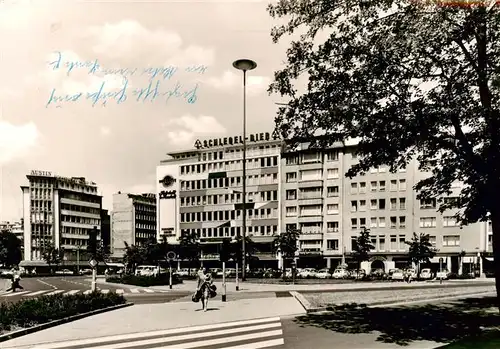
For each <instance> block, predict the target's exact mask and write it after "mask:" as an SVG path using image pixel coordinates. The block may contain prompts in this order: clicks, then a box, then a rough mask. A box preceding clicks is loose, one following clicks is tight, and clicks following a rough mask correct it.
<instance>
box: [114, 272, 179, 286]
mask: <svg viewBox="0 0 500 349" xmlns="http://www.w3.org/2000/svg"><path fill="white" fill-rule="evenodd" d="M106 282H112V283H117V284H127V285H134V286H141V287H148V286H164V285H169V282H170V280H169V274H168V273H167V274H160V275H159V276H136V275H123V276H121V277H120V276H109V277H107V278H106ZM181 283H182V279H181V278H180V277H179V275H176V274H173V275H172V284H173V285H177V284H181Z"/></svg>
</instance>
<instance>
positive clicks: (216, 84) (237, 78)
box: [204, 70, 271, 95]
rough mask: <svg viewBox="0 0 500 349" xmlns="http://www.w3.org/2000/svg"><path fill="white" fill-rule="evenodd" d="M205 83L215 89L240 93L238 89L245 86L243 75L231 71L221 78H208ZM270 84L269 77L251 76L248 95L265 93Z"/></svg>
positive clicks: (249, 77)
mask: <svg viewBox="0 0 500 349" xmlns="http://www.w3.org/2000/svg"><path fill="white" fill-rule="evenodd" d="M204 82H205V84H207V85H209V86H211V87H213V88H215V89H218V90H223V91H228V92H229V91H233V92H234V91H240V90H238V89H237V87H239V86H242V85H243V82H242V76H241V74H236V73H235V72H232V71H230V70H227V71H225V72H224V73H223V74H222V75H221V76H219V77H210V78H207V79H205V81H204ZM270 83H271V79H269V78H268V77H265V76H259V75H250V76H248V77H247V93H248V94H250V95H258V94H261V93H265V92H266V90H267V88H268V86H269V84H270ZM242 88H243V87H242Z"/></svg>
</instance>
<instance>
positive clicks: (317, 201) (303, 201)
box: [299, 195, 323, 206]
mask: <svg viewBox="0 0 500 349" xmlns="http://www.w3.org/2000/svg"><path fill="white" fill-rule="evenodd" d="M299 205H301V206H309V205H323V198H322V197H315V198H304V197H302V196H301V195H299Z"/></svg>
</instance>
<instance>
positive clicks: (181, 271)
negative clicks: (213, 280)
mask: <svg viewBox="0 0 500 349" xmlns="http://www.w3.org/2000/svg"><path fill="white" fill-rule="evenodd" d="M172 274H176V275H179V276H189V270H187V269H185V268H184V269H179V270H177V271H175V272H173V273H172Z"/></svg>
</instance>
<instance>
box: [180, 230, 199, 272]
mask: <svg viewBox="0 0 500 349" xmlns="http://www.w3.org/2000/svg"><path fill="white" fill-rule="evenodd" d="M178 253H179V258H181V259H186V260H188V261H189V262H190V264H192V263H194V262H198V261H199V260H200V257H201V247H200V243H199V241H198V235H197V234H196V233H195V232H191V233H186V232H184V233H183V234H182V235H181V236H180V237H179V251H178Z"/></svg>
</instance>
